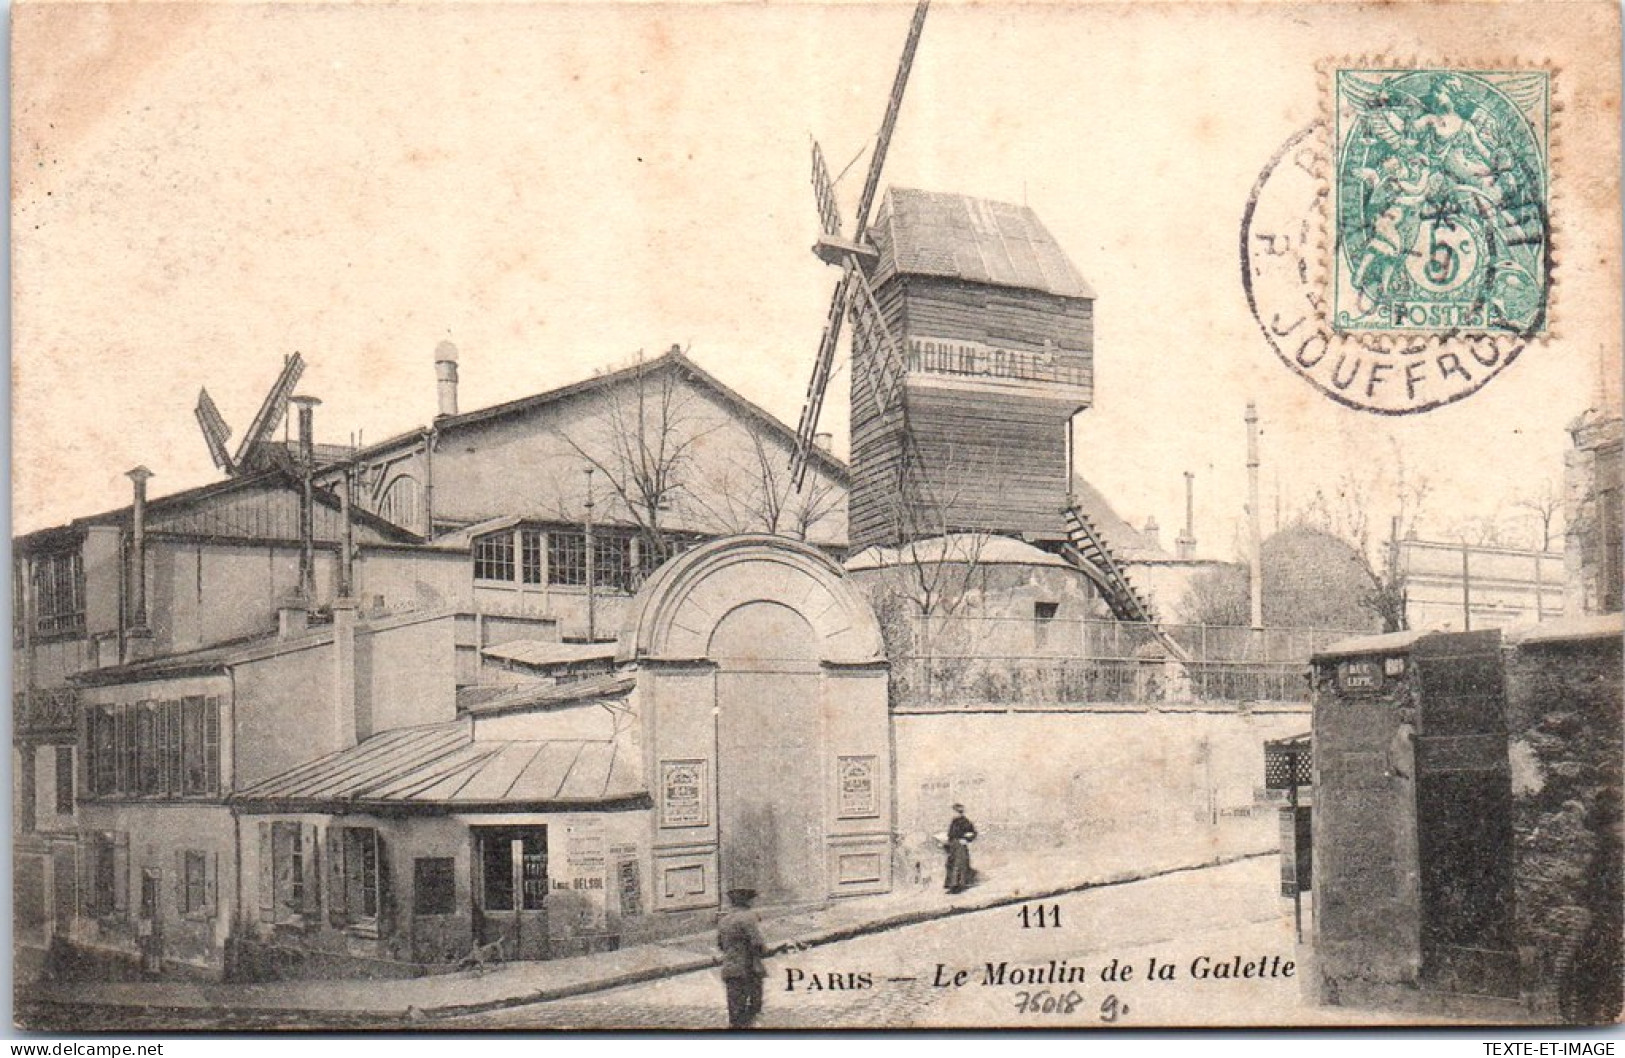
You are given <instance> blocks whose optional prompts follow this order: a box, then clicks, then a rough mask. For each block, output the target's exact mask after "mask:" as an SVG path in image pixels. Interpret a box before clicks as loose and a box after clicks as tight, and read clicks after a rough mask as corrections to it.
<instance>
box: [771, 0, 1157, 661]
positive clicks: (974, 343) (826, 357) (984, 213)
mask: <svg viewBox="0 0 1625 1058" xmlns="http://www.w3.org/2000/svg"><path fill="white" fill-rule="evenodd" d="M927 7H928V4H927V3H925V2H922V3H920V4H919V5H918V6H917V7H916V9H915V11H914V20H913V22H912V23H911V25H910V26H909V32H908V37H907V40H906V41H905V43H904V45H903V55H902V60H901V62H900V63H899V65H898V69H897V76H896V79H895V80H894V82H893V84H892V90H891V96H890V98H889V99H888V101H887V106H886V113H885V118H884V119H883V121H882V122H881V127H880V134H879V138H878V141H877V143H876V146H875V151H874V154H873V156H872V157H871V158H870V162H869V171H868V176H867V178H866V179H865V181H864V185H863V191H862V194H861V195H860V197H859V200H858V208H857V214H856V216H855V218H854V224H853V230H852V233H851V234H850V235H846V234H844V233H843V231H842V224H841V217H840V211H839V208H838V207H837V205H836V200H835V192H834V185H833V182H832V181H831V179H830V176H829V170H828V167H827V166H826V165H825V162H824V156H823V152H822V151H821V150H820V149H819V147H818V144H817V143H816V142H815V143H814V144H813V159H812V161H813V164H812V181H813V191H814V194H815V196H816V198H817V203H818V213H819V220H820V223H821V227H822V233H821V235H820V237H819V240H818V243H817V245H816V246H815V247H814V252H815V253H816V254H817V255H818V256H819V257H820V258H821V259H823V260H824V261H825V262H827V263H829V264H832V265H836V266H838V267H839V268H840V269H841V279H840V282H839V283H838V284H837V285H836V288H835V293H834V297H833V298H832V299H831V301H830V307H829V316H828V319H827V320H826V322H825V325H824V332H823V337H822V340H821V341H820V343H819V347H818V356H817V359H816V360H815V362H814V367H813V374H812V379H811V381H810V383H809V385H808V387H807V399H806V404H805V405H804V406H803V408H802V413H801V421H800V425H799V427H798V430H797V433H798V443H797V448H796V454H795V457H794V462H793V465H792V470H793V480H794V481H795V483H796V485H797V487H798V488H799V487H800V485H801V481H802V478H803V476H804V473H805V469H806V465H807V458H808V453H809V452H810V451H811V449H812V446H813V443H814V438H815V436H816V432H817V428H818V418H819V414H820V412H821V410H822V407H823V401H824V393H825V390H826V388H827V387H828V385H829V379H830V374H831V370H832V365H833V363H834V358H835V351H836V345H837V343H838V341H839V338H840V332H841V327H842V322H843V320H844V319H846V318H848V317H850V318H851V320H852V327H853V337H852V354H851V362H852V398H851V399H852V419H851V422H852V445H851V464H852V486H851V492H850V499H849V507H848V512H847V520H848V530H849V533H850V542H851V546H852V548H853V550H855V551H856V550H861V549H863V548H866V547H872V546H896V545H899V544H903V543H907V542H909V541H912V540H918V539H922V538H926V537H932V536H939V535H943V534H947V533H954V532H966V531H971V532H985V533H996V534H1002V535H1009V536H1016V537H1021V538H1024V539H1027V540H1029V541H1032V542H1034V543H1036V544H1039V545H1040V546H1044V547H1047V548H1050V549H1052V550H1054V551H1056V552H1058V553H1060V554H1062V555H1064V556H1065V557H1067V558H1068V559H1069V560H1070V561H1072V562H1073V563H1075V564H1076V565H1077V566H1078V567H1079V568H1080V569H1082V570H1083V572H1084V573H1086V574H1087V575H1088V576H1089V577H1090V579H1091V580H1092V581H1093V582H1094V583H1095V585H1096V586H1097V587H1098V588H1099V589H1100V592H1101V596H1102V598H1103V600H1104V601H1105V602H1106V604H1107V605H1108V606H1109V607H1110V609H1111V610H1112V612H1113V613H1114V614H1115V615H1116V616H1118V617H1119V618H1120V619H1123V620H1131V621H1144V622H1154V621H1155V616H1154V614H1153V613H1152V611H1151V608H1150V607H1149V606H1148V605H1147V604H1146V602H1145V600H1144V598H1143V597H1142V596H1141V595H1140V593H1139V592H1138V591H1137V590H1136V589H1135V587H1134V586H1133V585H1132V584H1131V583H1130V582H1129V579H1128V576H1127V574H1126V573H1125V572H1124V570H1123V569H1122V565H1121V563H1120V562H1119V561H1118V560H1117V558H1116V557H1115V555H1114V554H1113V552H1112V549H1111V546H1110V544H1109V542H1108V541H1107V540H1106V539H1105V538H1104V536H1103V535H1102V534H1101V533H1100V532H1099V531H1098V529H1097V528H1096V527H1095V525H1094V524H1093V522H1091V520H1090V518H1089V516H1088V515H1087V513H1086V512H1084V511H1082V510H1080V509H1078V508H1077V507H1076V506H1075V505H1074V504H1073V502H1072V499H1071V493H1072V486H1071V482H1072V475H1073V456H1072V446H1071V436H1072V430H1071V422H1072V418H1073V416H1075V415H1076V414H1078V413H1079V412H1080V411H1083V410H1084V409H1086V408H1088V407H1089V406H1090V404H1091V403H1092V402H1093V398H1094V299H1095V294H1094V291H1093V289H1091V287H1090V286H1089V284H1088V283H1087V282H1086V281H1085V280H1084V278H1083V277H1082V276H1081V275H1080V274H1079V273H1078V271H1077V269H1076V268H1074V267H1073V265H1072V263H1071V261H1070V260H1068V258H1067V256H1066V254H1065V252H1064V251H1062V249H1061V247H1060V245H1059V243H1057V242H1056V241H1055V238H1054V237H1053V236H1052V235H1051V234H1050V233H1049V231H1048V230H1047V229H1046V228H1045V227H1044V225H1043V223H1042V222H1041V221H1040V220H1039V219H1038V216H1037V214H1035V213H1034V212H1033V211H1032V210H1031V209H1029V208H1028V207H1026V206H1017V205H1011V204H1008V203H1002V202H990V201H985V200H982V199H975V198H970V197H967V196H964V195H956V194H940V193H933V192H926V191H915V190H907V189H903V188H892V189H891V190H889V191H888V192H887V193H886V196H885V199H884V201H883V202H882V204H881V206H880V210H879V213H878V215H877V216H876V217H875V219H874V221H873V223H871V222H870V219H869V211H870V208H871V206H872V205H873V203H874V198H875V194H876V191H877V189H878V187H879V184H880V174H881V170H882V168H883V166H884V165H885V158H886V150H887V147H888V146H889V145H890V142H891V136H892V132H893V130H894V129H895V127H896V123H897V115H898V111H899V109H900V108H901V106H902V101H903V90H904V88H905V87H906V85H907V82H908V75H909V70H910V68H911V67H912V65H913V61H914V53H915V50H916V48H917V47H918V44H919V40H920V32H921V30H922V28H923V26H924V23H925V16H926V10H927ZM1176 653H1177V651H1176Z"/></svg>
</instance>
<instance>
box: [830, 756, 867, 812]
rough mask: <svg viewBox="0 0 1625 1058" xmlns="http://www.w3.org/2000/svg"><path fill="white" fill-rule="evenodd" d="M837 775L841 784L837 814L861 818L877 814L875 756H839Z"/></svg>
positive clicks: (836, 766) (836, 764) (836, 765)
mask: <svg viewBox="0 0 1625 1058" xmlns="http://www.w3.org/2000/svg"><path fill="white" fill-rule="evenodd" d="M835 775H836V782H837V784H838V786H839V800H838V802H837V804H838V808H837V810H836V815H838V816H839V817H840V818H842V819H861V818H863V817H865V816H872V815H875V814H876V811H877V810H876V800H875V758H874V757H873V756H856V757H837V758H836V763H835Z"/></svg>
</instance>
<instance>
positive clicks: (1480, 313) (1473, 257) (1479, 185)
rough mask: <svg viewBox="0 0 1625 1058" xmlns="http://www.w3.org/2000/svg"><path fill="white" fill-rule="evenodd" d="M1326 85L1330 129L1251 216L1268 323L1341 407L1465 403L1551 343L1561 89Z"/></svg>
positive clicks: (1270, 175) (1298, 153) (1523, 77)
mask: <svg viewBox="0 0 1625 1058" xmlns="http://www.w3.org/2000/svg"><path fill="white" fill-rule="evenodd" d="M1322 71H1323V75H1324V77H1325V80H1326V87H1325V91H1326V92H1327V93H1328V95H1329V99H1328V106H1327V110H1326V111H1324V112H1323V118H1322V120H1320V121H1317V122H1314V123H1312V124H1311V125H1309V126H1308V127H1306V128H1304V129H1302V130H1300V131H1299V132H1297V133H1296V134H1294V135H1293V136H1292V137H1291V138H1290V139H1289V140H1288V141H1287V143H1286V144H1285V145H1284V146H1283V147H1282V148H1281V149H1280V151H1279V152H1278V153H1277V154H1276V156H1275V157H1274V158H1273V159H1271V161H1270V162H1269V164H1268V165H1266V167H1265V169H1264V171H1263V173H1262V174H1261V175H1260V176H1259V179H1258V182H1257V183H1256V184H1255V186H1254V188H1253V193H1252V195H1251V196H1250V197H1249V199H1248V204H1247V207H1246V210H1245V211H1244V214H1243V219H1242V262H1243V275H1242V283H1243V286H1244V288H1245V290H1246V293H1247V298H1248V304H1249V306H1250V308H1251V310H1252V312H1253V316H1254V319H1255V320H1256V321H1257V323H1258V326H1259V328H1260V330H1261V331H1262V333H1263V335H1264V337H1265V339H1266V340H1267V341H1268V342H1269V344H1270V347H1271V348H1272V349H1274V350H1275V353H1276V355H1277V356H1279V357H1280V358H1281V360H1282V361H1283V362H1284V363H1285V364H1286V365H1287V366H1288V367H1290V368H1291V369H1292V370H1293V371H1294V372H1296V373H1297V374H1298V375H1300V376H1302V377H1303V378H1304V379H1306V380H1307V381H1308V382H1310V384H1312V385H1313V386H1315V387H1316V388H1317V389H1319V390H1320V391H1321V392H1322V393H1323V394H1325V395H1326V396H1328V397H1330V398H1331V399H1332V400H1334V401H1336V402H1337V403H1339V404H1343V405H1345V406H1347V407H1350V408H1354V409H1357V410H1360V411H1367V412H1373V413H1376V414H1379V415H1407V414H1413V413H1417V412H1425V411H1428V410H1431V409H1433V408H1438V407H1441V406H1443V405H1446V404H1450V403H1453V402H1454V401H1458V400H1460V399H1462V398H1463V397H1466V396H1468V395H1469V394H1472V393H1475V392H1477V391H1478V390H1479V389H1480V388H1481V387H1483V386H1484V385H1485V384H1486V383H1487V382H1489V380H1490V379H1491V378H1493V377H1495V376H1496V375H1498V374H1500V373H1501V372H1502V371H1503V370H1505V369H1506V368H1507V367H1508V366H1509V365H1510V364H1511V363H1512V362H1513V361H1514V360H1516V359H1517V357H1518V356H1519V354H1521V353H1522V352H1523V350H1524V349H1525V347H1526V346H1528V345H1529V343H1531V342H1533V341H1541V340H1545V339H1547V338H1549V337H1550V332H1551V327H1550V322H1551V318H1552V312H1551V308H1552V305H1553V297H1554V293H1555V291H1554V287H1553V280H1552V277H1553V268H1554V256H1553V224H1552V216H1553V213H1552V198H1553V195H1552V188H1553V172H1552V166H1551V130H1552V124H1553V123H1552V114H1553V110H1554V107H1553V105H1552V79H1551V72H1550V71H1549V70H1544V69H1533V68H1529V69H1518V70H1503V71H1490V70H1469V69H1465V68H1463V69H1456V68H1453V67H1447V66H1444V65H1429V64H1412V65H1407V66H1397V65H1379V64H1370V63H1361V64H1358V65H1355V64H1348V65H1345V64H1342V63H1332V64H1324V65H1323V66H1322Z"/></svg>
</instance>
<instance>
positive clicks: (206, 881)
mask: <svg viewBox="0 0 1625 1058" xmlns="http://www.w3.org/2000/svg"><path fill="white" fill-rule="evenodd" d="M208 856H209V859H208V861H207V865H206V866H205V868H204V875H203V913H204V914H205V915H207V916H209V917H210V918H214V917H215V916H216V915H217V914H219V910H220V896H219V893H220V854H219V853H218V852H211V853H209V854H208Z"/></svg>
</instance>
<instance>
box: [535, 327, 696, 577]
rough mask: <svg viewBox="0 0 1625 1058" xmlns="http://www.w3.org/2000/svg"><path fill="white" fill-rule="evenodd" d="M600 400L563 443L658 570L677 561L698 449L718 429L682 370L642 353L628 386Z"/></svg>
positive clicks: (561, 434)
mask: <svg viewBox="0 0 1625 1058" xmlns="http://www.w3.org/2000/svg"><path fill="white" fill-rule="evenodd" d="M600 399H601V401H602V410H601V412H600V413H599V414H598V415H596V416H595V417H594V419H593V421H591V422H590V423H589V424H588V425H587V426H585V427H584V428H582V429H581V430H579V431H577V432H567V431H563V430H561V431H557V436H558V437H559V438H560V439H561V440H562V441H564V443H565V444H567V445H568V446H569V447H570V449H571V450H572V451H574V452H575V453H576V455H577V456H579V457H580V458H581V460H582V461H583V462H584V463H586V464H587V465H588V466H590V467H592V468H593V470H595V471H596V472H597V474H599V475H602V477H603V480H604V482H605V484H606V485H607V486H608V488H609V490H610V492H611V493H612V494H613V496H614V497H615V499H616V500H617V501H618V507H619V509H620V511H622V512H623V513H624V514H625V515H626V516H627V517H628V518H629V519H631V521H632V523H633V525H635V526H636V527H637V531H638V536H639V538H640V540H641V541H642V546H643V555H644V559H643V561H644V564H645V566H646V567H648V568H653V567H654V566H657V565H659V564H660V563H662V562H665V561H666V560H667V559H669V558H671V557H672V556H673V555H674V554H675V553H676V546H675V545H676V539H675V538H674V536H673V532H672V530H671V528H670V525H671V521H672V519H673V516H674V515H675V514H677V513H678V512H679V511H681V510H682V509H683V508H684V507H685V506H686V505H687V504H688V502H689V500H690V498H691V497H690V493H689V485H690V482H691V480H692V478H693V475H694V474H695V472H696V468H695V462H696V455H697V452H698V449H699V448H700V446H701V443H702V442H703V441H704V439H705V438H706V437H707V436H708V435H709V434H710V433H711V432H712V431H713V430H715V429H716V428H717V426H718V423H717V422H716V420H715V419H714V418H712V417H709V416H707V415H706V414H705V413H704V407H703V404H702V403H701V402H700V401H699V400H698V398H697V397H696V396H695V394H694V392H693V390H692V388H691V387H690V385H689V381H688V379H687V378H686V377H685V375H684V372H683V370H682V367H681V363H680V362H679V363H676V364H673V363H671V362H670V361H665V362H662V361H653V362H651V361H648V360H645V359H644V357H643V354H642V353H641V352H640V353H639V354H638V356H637V359H636V361H635V362H634V364H633V365H632V368H631V378H630V380H629V384H625V385H619V386H609V387H605V388H604V389H603V390H601V391H600Z"/></svg>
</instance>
